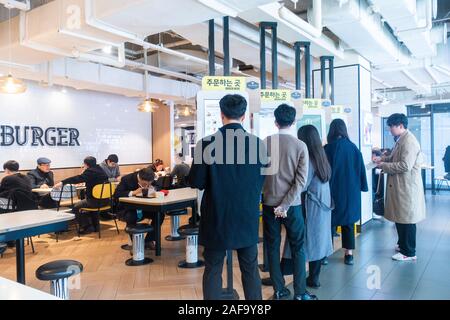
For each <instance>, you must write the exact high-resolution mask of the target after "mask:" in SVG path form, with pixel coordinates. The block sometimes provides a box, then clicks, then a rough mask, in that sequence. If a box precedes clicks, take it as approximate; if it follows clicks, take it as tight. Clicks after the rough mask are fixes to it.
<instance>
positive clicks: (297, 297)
mask: <svg viewBox="0 0 450 320" xmlns="http://www.w3.org/2000/svg"><path fill="white" fill-rule="evenodd" d="M294 300H319V298H317V296H315V295H313V294H311V293H309V292H308V291H306V292H305V293H304V294H298V295H295V296H294Z"/></svg>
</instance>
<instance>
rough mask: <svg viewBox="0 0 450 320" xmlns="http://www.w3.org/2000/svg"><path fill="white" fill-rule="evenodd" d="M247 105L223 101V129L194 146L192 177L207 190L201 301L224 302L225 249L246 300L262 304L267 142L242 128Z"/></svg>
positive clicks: (202, 221)
mask: <svg viewBox="0 0 450 320" xmlns="http://www.w3.org/2000/svg"><path fill="white" fill-rule="evenodd" d="M246 109H247V101H246V100H245V98H244V97H242V96H240V95H226V96H225V97H224V98H222V99H221V100H220V110H221V117H222V122H223V127H222V128H220V129H219V131H217V132H216V133H215V134H213V135H212V136H208V137H206V138H203V139H202V140H201V141H200V142H199V143H198V144H197V146H196V148H195V152H194V162H193V164H192V167H191V171H190V173H189V176H188V183H189V185H190V186H191V187H193V188H197V189H200V190H204V193H203V198H202V203H201V209H200V210H201V216H200V226H199V244H200V245H202V246H203V247H204V253H203V256H204V258H205V270H204V273H203V298H204V299H205V300H221V298H222V270H223V262H224V259H225V254H226V251H227V250H236V251H237V255H238V259H239V267H240V269H241V274H242V285H243V287H244V294H245V299H246V300H261V299H262V291H261V278H260V277H259V270H258V240H259V237H258V229H259V203H260V198H261V190H262V186H263V183H264V165H265V163H264V162H266V157H267V153H266V151H265V147H264V143H263V142H262V141H261V140H260V139H259V138H257V137H256V136H254V135H252V134H249V133H248V132H246V131H245V130H244V128H243V127H242V122H243V121H244V118H245V112H246Z"/></svg>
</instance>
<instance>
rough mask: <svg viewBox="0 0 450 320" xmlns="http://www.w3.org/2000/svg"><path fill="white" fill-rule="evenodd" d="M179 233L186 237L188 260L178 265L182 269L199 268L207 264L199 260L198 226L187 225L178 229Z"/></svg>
mask: <svg viewBox="0 0 450 320" xmlns="http://www.w3.org/2000/svg"><path fill="white" fill-rule="evenodd" d="M178 233H179V234H180V235H182V236H185V237H186V260H183V261H181V262H180V263H178V267H180V268H188V269H192V268H199V267H203V266H204V265H205V263H204V262H203V261H202V260H199V259H198V226H196V225H190V224H188V225H185V226H182V227H180V228H179V229H178Z"/></svg>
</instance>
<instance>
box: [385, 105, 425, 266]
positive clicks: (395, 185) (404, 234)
mask: <svg viewBox="0 0 450 320" xmlns="http://www.w3.org/2000/svg"><path fill="white" fill-rule="evenodd" d="M387 125H388V126H389V128H390V130H391V133H392V135H393V136H394V138H395V140H396V144H395V147H394V149H393V150H392V153H391V155H390V156H388V157H385V158H382V159H377V160H376V162H377V163H378V167H379V168H381V169H382V170H383V172H385V173H387V174H388V178H387V190H386V204H385V213H384V217H385V218H386V219H388V220H390V221H392V222H395V226H396V227H397V233H398V246H397V248H396V250H397V251H398V253H397V254H395V255H394V256H392V259H393V260H397V261H414V260H416V259H417V257H416V232H417V231H416V230H417V228H416V224H417V223H419V222H420V221H422V220H424V219H425V215H426V213H425V197H424V192H423V185H422V176H421V165H422V160H423V157H422V152H421V150H420V145H419V142H418V141H417V139H416V138H415V137H414V135H413V134H412V133H411V132H410V131H409V130H408V118H407V117H406V116H405V115H404V114H399V113H396V114H393V115H391V116H390V117H389V118H388V120H387Z"/></svg>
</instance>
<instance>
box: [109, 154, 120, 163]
mask: <svg viewBox="0 0 450 320" xmlns="http://www.w3.org/2000/svg"><path fill="white" fill-rule="evenodd" d="M106 160H109V161H111V162H114V163H119V157H118V156H117V154H110V155H109V156H108V158H106Z"/></svg>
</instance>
